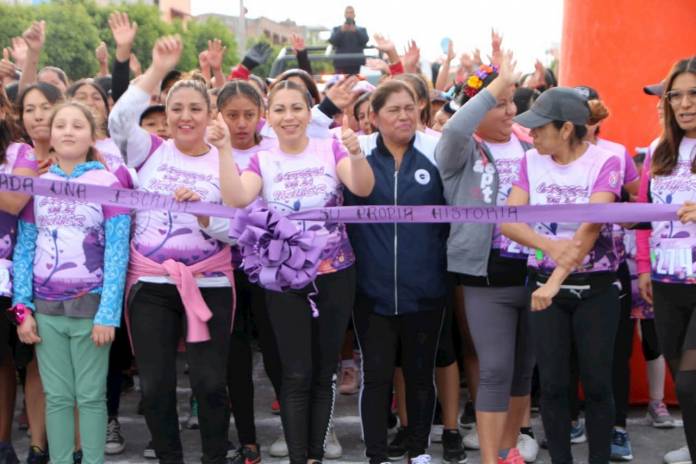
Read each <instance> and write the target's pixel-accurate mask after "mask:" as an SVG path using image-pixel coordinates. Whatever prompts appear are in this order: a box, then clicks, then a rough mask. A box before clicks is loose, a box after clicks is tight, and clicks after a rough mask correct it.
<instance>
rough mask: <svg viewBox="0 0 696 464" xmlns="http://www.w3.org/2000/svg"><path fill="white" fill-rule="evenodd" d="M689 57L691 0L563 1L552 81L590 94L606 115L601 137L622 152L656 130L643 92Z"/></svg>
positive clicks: (695, 13) (693, 19) (695, 2)
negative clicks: (597, 97) (557, 62)
mask: <svg viewBox="0 0 696 464" xmlns="http://www.w3.org/2000/svg"><path fill="white" fill-rule="evenodd" d="M692 55H696V0H669V1H664V0H611V1H606V0H565V5H564V15H563V38H562V41H561V59H560V76H559V82H560V84H561V85H564V86H575V85H589V86H591V87H594V88H595V89H597V91H598V92H599V95H600V97H601V98H602V100H604V102H605V103H606V104H607V107H608V108H609V110H610V111H611V116H610V117H609V119H607V121H606V122H605V123H603V124H602V135H603V136H604V137H606V138H607V139H609V140H614V141H616V142H619V143H622V144H624V145H626V148H628V150H629V152H630V153H634V150H635V147H637V146H638V147H640V146H647V145H648V144H649V143H650V141H651V140H652V139H653V138H655V137H656V136H657V135H659V132H660V129H659V125H658V121H657V114H656V110H655V105H656V103H657V100H656V98H655V97H650V96H647V95H645V94H644V93H643V90H642V89H643V86H644V85H647V84H654V83H657V82H660V81H661V80H662V79H663V78H664V77H665V76H666V75H667V73H668V72H669V69H670V68H671V66H672V64H674V62H675V61H677V60H678V59H680V58H685V57H687V56H692Z"/></svg>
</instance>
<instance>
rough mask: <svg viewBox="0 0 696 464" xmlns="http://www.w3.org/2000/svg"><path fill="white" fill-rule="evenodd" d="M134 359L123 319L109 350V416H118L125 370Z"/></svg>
mask: <svg viewBox="0 0 696 464" xmlns="http://www.w3.org/2000/svg"><path fill="white" fill-rule="evenodd" d="M132 361H133V355H132V354H131V347H130V342H129V341H128V332H127V331H126V326H125V320H123V319H122V320H121V327H119V328H117V329H116V338H114V342H113V343H112V344H111V348H110V350H109V371H108V373H107V376H106V410H107V413H108V415H109V418H118V411H119V409H120V407H121V391H122V390H123V378H124V375H123V371H125V370H126V369H128V368H129V367H130V366H131V362H132Z"/></svg>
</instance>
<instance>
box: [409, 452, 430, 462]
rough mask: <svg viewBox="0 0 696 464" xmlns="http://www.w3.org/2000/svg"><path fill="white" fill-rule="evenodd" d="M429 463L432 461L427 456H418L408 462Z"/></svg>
mask: <svg viewBox="0 0 696 464" xmlns="http://www.w3.org/2000/svg"><path fill="white" fill-rule="evenodd" d="M430 461H432V458H431V457H430V455H429V454H420V455H418V456H416V457H415V458H410V459H409V460H408V462H409V464H430Z"/></svg>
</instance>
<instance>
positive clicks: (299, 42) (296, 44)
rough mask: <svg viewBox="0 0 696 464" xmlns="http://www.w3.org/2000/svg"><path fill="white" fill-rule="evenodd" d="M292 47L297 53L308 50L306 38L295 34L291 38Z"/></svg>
mask: <svg viewBox="0 0 696 464" xmlns="http://www.w3.org/2000/svg"><path fill="white" fill-rule="evenodd" d="M290 45H292V48H293V50H295V52H301V51H302V50H304V49H305V48H306V47H305V41H304V37H302V36H301V35H299V34H295V33H294V32H293V33H292V35H291V36H290Z"/></svg>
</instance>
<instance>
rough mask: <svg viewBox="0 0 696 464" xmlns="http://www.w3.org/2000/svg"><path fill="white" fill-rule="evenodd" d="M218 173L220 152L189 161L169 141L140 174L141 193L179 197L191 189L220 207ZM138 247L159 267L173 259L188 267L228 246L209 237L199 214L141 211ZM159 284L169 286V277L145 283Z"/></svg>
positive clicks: (136, 233) (212, 149)
mask: <svg viewBox="0 0 696 464" xmlns="http://www.w3.org/2000/svg"><path fill="white" fill-rule="evenodd" d="M153 148H154V147H153ZM218 173H219V161H218V150H217V148H215V147H213V146H211V147H210V151H208V152H207V153H206V154H204V155H200V156H189V155H185V154H183V153H181V152H180V151H179V150H178V149H177V148H176V145H175V144H174V141H173V140H167V141H164V142H162V143H161V144H159V145H158V146H157V147H156V148H155V150H154V151H153V153H152V154H151V155H150V156H149V157H148V158H147V160H146V161H145V163H143V165H142V166H141V167H140V169H139V170H138V180H139V184H140V187H139V188H140V189H141V190H145V191H147V192H156V193H161V194H164V195H173V194H174V191H176V190H177V189H178V188H179V187H186V188H189V189H191V190H193V191H195V192H196V193H198V194H199V195H200V197H201V201H206V202H211V203H220V202H221V200H222V198H221V195H220V177H219V174H218ZM133 245H134V246H135V249H136V250H138V252H140V253H141V254H142V255H144V256H145V257H147V258H149V259H151V260H153V261H155V262H157V263H162V262H164V261H166V260H168V259H173V260H175V261H178V262H181V263H183V264H185V265H187V266H189V265H191V264H195V263H197V262H200V261H203V260H204V259H207V258H209V257H211V256H213V255H215V254H217V253H219V252H220V251H221V250H222V248H223V247H224V246H225V245H224V244H223V243H221V242H220V241H218V240H216V239H214V238H212V237H210V236H208V235H207V234H206V233H205V232H203V231H202V230H201V228H200V226H199V224H198V219H197V218H196V216H194V215H193V214H188V213H177V212H170V211H164V210H140V211H137V212H136V213H135V230H134V233H133ZM153 279H154V281H157V282H165V281H166V282H168V281H167V280H166V278H164V277H153V278H150V277H146V278H142V279H141V280H144V281H153ZM199 283H202V282H200V281H199ZM208 283H211V282H208ZM223 283H226V286H229V282H228V281H227V279H226V278H224V277H223V278H222V279H221V280H220V281H219V282H217V284H220V285H223ZM211 286H217V285H216V284H213V285H211Z"/></svg>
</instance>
